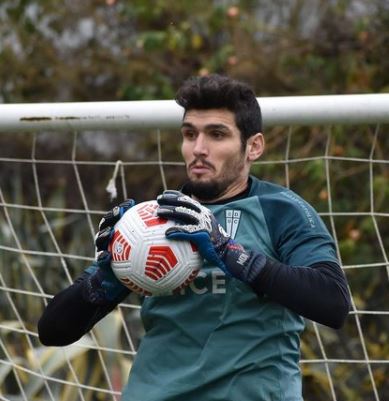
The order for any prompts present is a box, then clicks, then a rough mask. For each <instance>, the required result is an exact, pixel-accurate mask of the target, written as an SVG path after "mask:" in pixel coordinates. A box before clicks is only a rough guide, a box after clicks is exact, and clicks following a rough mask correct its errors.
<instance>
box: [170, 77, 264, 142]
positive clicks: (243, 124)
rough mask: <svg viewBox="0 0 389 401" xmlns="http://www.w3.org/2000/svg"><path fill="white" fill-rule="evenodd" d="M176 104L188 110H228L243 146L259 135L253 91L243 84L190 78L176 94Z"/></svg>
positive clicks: (258, 115) (217, 78)
mask: <svg viewBox="0 0 389 401" xmlns="http://www.w3.org/2000/svg"><path fill="white" fill-rule="evenodd" d="M176 102H177V103H178V104H179V105H180V106H182V107H183V108H184V109H185V112H187V111H188V110H193V109H198V110H207V109H227V110H229V111H231V112H233V113H234V115H235V123H236V126H237V127H238V128H239V130H240V132H241V140H242V144H243V145H245V144H246V142H247V139H248V138H249V137H250V136H252V135H255V134H256V133H257V132H262V115H261V108H260V107H259V104H258V101H257V99H256V96H255V93H254V91H253V90H252V89H251V88H250V87H249V86H248V85H247V84H246V83H243V82H240V81H237V80H235V79H231V78H228V77H226V76H222V75H218V74H211V75H207V76H202V77H192V78H189V79H188V80H186V81H185V82H184V84H183V85H182V86H181V88H180V89H179V90H178V92H177V94H176Z"/></svg>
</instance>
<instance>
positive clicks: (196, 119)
mask: <svg viewBox="0 0 389 401" xmlns="http://www.w3.org/2000/svg"><path fill="white" fill-rule="evenodd" d="M182 122H183V124H185V123H188V124H191V125H193V126H195V127H196V128H198V129H201V128H203V127H205V126H207V125H214V124H216V125H220V124H221V125H225V126H226V127H229V128H230V129H232V130H237V129H238V127H237V126H236V123H235V115H234V113H233V112H232V111H230V110H227V109H207V110H198V109H194V110H188V111H187V112H186V113H185V116H184V119H183V121H182Z"/></svg>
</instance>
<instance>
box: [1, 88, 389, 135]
mask: <svg viewBox="0 0 389 401" xmlns="http://www.w3.org/2000/svg"><path fill="white" fill-rule="evenodd" d="M258 101H259V103H260V105H261V110H262V114H263V120H264V124H265V126H266V127H270V126H274V125H296V124H298V125H302V124H334V123H337V124H360V123H361V124H369V123H372V124H379V123H387V122H389V94H361V95H326V96H285V97H266V98H258ZM0 116H1V117H0V132H4V131H6V132H10V131H15V130H16V131H23V130H24V131H37V130H57V131H58V130H69V129H71V130H96V129H99V130H100V129H109V130H115V129H129V128H146V129H151V128H159V129H163V128H174V127H177V126H178V124H179V122H180V121H181V117H182V108H181V107H179V106H178V105H177V104H176V103H175V102H174V101H172V100H149V101H147V100H144V101H123V102H84V103H82V102H81V103H38V104H37V103H24V104H23V103H22V104H0Z"/></svg>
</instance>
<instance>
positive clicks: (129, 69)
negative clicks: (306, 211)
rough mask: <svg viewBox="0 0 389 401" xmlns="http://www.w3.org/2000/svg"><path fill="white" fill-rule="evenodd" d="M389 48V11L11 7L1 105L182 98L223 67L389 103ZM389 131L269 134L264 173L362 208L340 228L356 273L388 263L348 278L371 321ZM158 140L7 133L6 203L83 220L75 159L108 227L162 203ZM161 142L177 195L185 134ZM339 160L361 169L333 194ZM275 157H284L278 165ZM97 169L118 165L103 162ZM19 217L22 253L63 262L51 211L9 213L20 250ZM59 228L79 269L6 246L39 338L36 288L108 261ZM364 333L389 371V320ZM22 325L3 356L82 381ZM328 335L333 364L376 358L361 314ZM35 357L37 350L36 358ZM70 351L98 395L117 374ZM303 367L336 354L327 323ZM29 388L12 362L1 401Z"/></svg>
mask: <svg viewBox="0 0 389 401" xmlns="http://www.w3.org/2000/svg"><path fill="white" fill-rule="evenodd" d="M388 49H389V2H388V0H370V1H363V0H290V1H287V0H273V1H266V0H257V1H254V0H240V1H239V0H235V1H232V0H224V1H223V0H219V1H218V0H214V1H204V0H199V1H189V0H183V1H172V0H155V1H145V0H131V1H130V0H128V1H125V0H84V1H82V2H81V1H78V0H62V1H56V0H2V1H1V3H0V102H2V103H26V102H65V101H103V100H104V101H112V100H145V99H153V100H155V99H172V98H173V97H174V94H175V91H176V90H177V88H178V87H179V86H180V84H181V83H182V81H183V80H184V79H186V78H187V77H189V76H191V75H205V74H208V73H212V72H217V73H223V74H228V75H230V76H232V77H235V78H238V79H242V80H244V81H246V82H248V83H249V84H251V85H252V86H253V88H254V89H255V91H256V93H257V95H258V96H259V97H262V96H263V97H265V96H285V95H320V94H351V93H387V92H389V73H388V71H389V57H388ZM0 118H1V116H0ZM387 128H388V127H381V128H380V133H379V135H378V136H377V137H375V127H367V126H366V127H364V126H362V127H342V128H339V127H336V129H335V128H334V129H329V127H310V128H309V129H308V128H306V127H301V128H295V129H294V131H293V133H292V134H291V132H290V131H289V130H287V129H284V128H277V127H275V128H272V129H271V130H270V129H269V130H268V131H266V132H265V135H266V140H267V154H266V155H265V157H264V159H263V163H258V164H256V165H255V166H254V168H253V173H254V174H256V175H258V176H259V177H263V178H264V179H270V180H273V181H276V182H279V183H281V184H283V185H290V186H291V187H292V189H294V190H296V191H297V192H298V193H300V194H301V195H302V196H303V197H305V198H306V199H307V200H308V201H310V202H311V203H312V204H313V205H314V206H315V207H316V208H317V209H318V210H319V212H321V213H324V214H326V213H327V212H328V211H329V202H328V201H329V196H330V195H331V200H332V205H331V206H332V210H333V211H334V212H358V213H359V215H358V216H351V217H350V216H348V217H341V216H340V217H338V218H336V219H334V222H335V223H334V224H335V229H336V233H337V239H338V244H339V250H340V255H341V257H342V262H343V264H344V265H359V264H368V263H371V264H377V267H375V268H369V269H362V268H356V269H349V270H346V274H347V277H348V279H349V283H350V287H351V290H352V293H353V296H354V302H355V303H356V306H357V308H360V309H363V310H381V311H382V310H383V311H388V309H389V308H388V298H387V294H388V277H387V273H386V272H385V269H384V266H385V263H384V262H385V260H384V259H385V254H383V252H382V248H384V249H388V247H389V238H388V233H389V227H388V226H389V225H388V224H387V217H377V219H376V220H375V221H373V219H372V218H371V217H370V216H368V215H364V214H363V213H368V212H369V211H370V208H371V202H370V200H371V191H372V192H373V197H374V210H375V211H377V212H381V213H388V212H389V185H388V177H389V172H388V164H387V163H375V164H374V167H373V170H374V171H373V173H374V174H373V177H374V178H373V180H372V181H370V170H369V168H370V166H369V164H368V163H360V162H357V161H355V160H354V159H358V158H359V159H364V158H365V159H366V158H369V157H370V153H371V150H372V147H373V141H376V142H374V143H375V146H374V153H373V155H372V156H373V157H374V158H375V159H376V160H387V159H388V154H389V135H388V132H387V131H388V130H387ZM157 139H158V137H157V135H155V133H154V132H153V133H142V134H139V133H137V132H119V133H105V132H93V133H91V132H87V133H79V134H78V135H74V133H69V134H68V135H64V134H63V133H61V134H60V133H37V134H36V135H33V134H25V133H17V134H16V133H13V134H7V133H4V134H0V157H1V161H0V189H1V191H2V196H3V197H4V200H3V202H5V203H12V204H18V205H39V204H40V202H42V203H43V206H44V207H52V208H59V209H61V208H62V209H66V210H74V209H83V208H84V206H85V205H84V203H83V200H82V196H81V194H82V190H83V189H82V188H80V185H79V182H78V181H77V175H75V171H74V167H73V165H72V164H71V163H69V164H66V163H63V161H64V160H68V161H71V160H72V158H73V157H74V154H73V151H74V149H75V148H76V149H77V152H76V159H77V161H78V162H80V164H78V174H79V175H80V176H79V178H80V180H81V182H82V183H85V191H86V192H85V196H86V202H87V204H88V206H89V208H90V209H91V210H92V211H96V213H91V218H92V225H93V226H94V227H96V226H97V222H98V220H99V218H100V217H101V212H102V211H103V210H107V209H108V208H110V207H111V206H112V204H113V203H116V202H117V201H119V200H121V199H122V198H124V197H125V196H126V195H129V196H131V197H134V198H135V199H136V200H137V201H141V200H145V199H151V198H154V197H155V196H156V195H157V194H158V193H159V192H160V191H161V190H162V189H163V187H162V183H161V175H160V170H159V166H158V165H150V164H147V163H148V162H151V161H155V160H158V143H157ZM161 141H162V143H163V146H162V151H163V160H164V161H165V165H164V171H165V175H166V181H167V185H168V186H169V187H171V188H174V187H177V186H178V185H180V183H182V181H183V179H184V169H183V166H182V163H181V158H180V154H179V145H178V141H177V133H176V132H173V131H172V132H170V131H167V132H162V133H161ZM326 149H327V151H328V154H329V155H332V156H337V157H344V158H354V159H353V160H333V161H331V163H330V169H329V174H330V178H331V194H329V193H328V188H327V182H326V172H325V167H326V166H325V164H324V160H323V159H315V157H316V156H323V155H324V153H325V151H326ZM286 152H288V157H289V159H290V160H301V159H304V161H300V162H293V163H289V164H288V166H287V174H285V173H286V167H285V164H284V163H277V161H278V160H279V161H280V160H283V159H284V158H285V155H286ZM11 158H12V159H14V160H16V159H18V158H19V159H30V160H31V159H32V158H33V159H37V160H58V161H59V162H58V163H57V164H56V163H51V164H49V165H48V164H45V163H38V164H36V165H34V166H33V168H32V166H31V163H20V162H19V163H18V162H11ZM116 160H123V161H124V167H123V170H122V173H123V180H124V186H120V185H119V184H118V186H119V188H118V189H119V195H118V198H117V199H116V200H115V201H111V200H110V199H109V197H108V196H107V193H106V191H105V186H106V184H107V183H108V181H109V178H110V177H111V176H112V173H113V170H114V165H115V161H116ZM268 160H273V161H274V160H275V161H276V162H275V163H271V164H267V163H266V162H267V161H268ZM95 161H98V162H99V163H100V162H106V164H101V163H100V164H93V163H94V162H95ZM126 162H127V164H126ZM88 163H91V164H88ZM142 163H143V164H142ZM34 169H35V170H34ZM37 180H38V181H39V192H38V191H37V190H36V186H37V185H36V184H37ZM370 183H371V184H372V185H371V188H370ZM97 211H100V212H97ZM7 213H9V214H10V215H11V216H10V217H11V219H12V221H13V222H14V223H13V224H14V227H16V230H17V233H18V238H19V241H20V242H21V245H22V248H23V249H29V250H35V251H40V252H49V253H50V252H57V249H56V247H55V243H54V242H53V240H52V237H51V235H50V234H51V233H50V231H49V230H47V227H46V226H45V224H46V222H45V221H43V219H42V215H41V213H40V212H39V211H32V210H23V209H18V208H8V209H7V210H6V208H4V207H3V208H2V211H1V213H0V243H1V244H3V245H5V246H9V247H14V246H15V243H14V240H13V239H12V235H11V234H10V226H9V224H8V220H7ZM45 217H46V218H47V219H48V221H49V224H50V226H51V229H52V233H53V234H54V236H55V238H56V241H57V244H58V245H59V247H60V249H61V251H62V252H63V253H64V254H67V255H73V254H77V255H81V257H82V258H81V259H83V260H77V259H74V258H71V257H65V258H64V259H62V261H63V260H65V264H66V266H67V268H68V270H66V269H63V268H61V263H62V262H61V261H60V260H59V258H56V257H47V256H46V257H45V256H43V255H29V256H28V261H27V262H26V260H24V259H23V257H19V256H15V253H13V252H9V251H1V256H0V272H1V279H2V282H1V286H2V287H7V288H16V289H21V290H23V291H26V293H25V294H13V295H12V296H11V297H12V299H13V300H14V301H15V302H16V303H17V304H18V308H19V313H20V314H21V316H22V317H23V320H24V321H25V323H26V327H27V329H28V330H30V331H31V333H36V321H37V319H38V318H39V315H40V313H41V311H42V308H43V303H42V300H41V299H39V298H37V297H35V296H30V295H29V293H28V291H36V288H37V287H36V283H35V281H34V279H33V277H34V275H36V276H37V277H38V279H39V282H40V283H41V285H42V287H43V289H44V292H45V293H46V294H54V293H55V292H57V291H58V290H60V289H61V288H64V286H65V285H66V283H67V282H68V281H69V280H70V279H74V277H76V276H77V274H79V273H80V271H81V270H82V268H83V267H84V265H85V264H86V263H87V262H88V261H89V260H91V258H92V256H93V246H92V238H93V235H92V232H91V229H90V221H88V219H87V217H86V216H85V215H83V214H80V213H74V212H73V213H72V212H63V211H56V210H52V211H48V212H47V213H46V214H45ZM324 219H325V221H326V223H327V224H328V226H329V227H331V221H330V219H329V218H328V217H326V216H324ZM377 224H378V232H379V233H380V236H381V237H380V238H377V226H376V225H377ZM45 227H46V228H45ZM380 241H381V243H382V246H380ZM386 257H387V252H386ZM26 266H29V268H30V269H31V270H30V269H26ZM69 275H70V277H69ZM21 277H22V278H23V279H22V280H21ZM126 311H127V312H126ZM15 315H16V314H15V312H14V311H13V310H12V308H11V307H10V299H9V296H8V297H7V296H6V294H5V292H2V293H1V294H0V320H1V321H3V322H17V319H16V317H15ZM124 315H125V320H126V321H127V322H128V323H130V326H132V327H134V325H135V323H134V319H136V316H135V315H134V313H133V311H132V310H125V312H124ZM117 318H118V317H117V316H116V315H115V314H113V317H112V318H109V319H110V320H109V322H108V323H107V324H106V325H105V326H104V325H100V326H99V327H98V328H97V330H96V334H95V335H96V337H97V338H98V339H99V341H100V343H101V342H102V343H104V344H106V345H107V346H108V347H109V346H112V347H113V348H116V345H115V344H118V343H119V339H120V336H121V335H123V333H121V334H120V333H119V331H123V328H121V329H119V328H118V327H120V325H119V326H116V325H115V324H114V323H113V322H116V321H117ZM112 319H114V320H112ZM360 323H361V325H362V328H363V333H364V338H365V339H366V347H367V350H368V355H369V357H370V359H372V360H382V359H386V360H388V359H389V345H388V344H389V341H388V333H389V322H388V318H387V315H386V316H385V315H362V316H361V318H360ZM10 324H11V323H10ZM14 325H15V327H14V328H15V330H16V332H14V331H7V330H4V329H1V330H0V332H1V339H2V343H1V344H2V347H1V348H0V356H1V359H5V360H9V359H10V357H11V356H12V357H13V358H15V360H17V361H18V362H19V363H20V364H21V365H23V366H26V367H27V366H29V367H30V368H31V365H33V364H34V363H35V364H36V363H37V362H36V361H35V362H34V358H36V355H39V356H40V357H41V358H42V361H41V362H40V363H41V365H45V364H48V365H50V366H49V367H48V368H47V372H50V374H54V372H55V374H58V377H59V378H61V379H64V378H68V376H69V375H70V373H69V372H67V371H66V373H65V368H64V367H63V365H64V363H65V361H64V360H63V356H58V355H57V354H56V353H55V352H54V351H53V350H47V349H46V350H45V349H43V348H41V347H40V344H39V342H38V341H37V339H36V336H34V335H33V334H31V335H27V336H18V335H17V334H15V333H17V330H22V329H23V328H21V327H19V323H14ZM107 327H108V328H109V329H110V330H108V329H107ZM133 330H134V333H132V334H133V335H134V337H135V338H136V337H137V336H139V335H140V334H139V332H140V328H139V327H138V326H135V329H133ZM321 333H322V342H323V343H324V345H325V349H326V351H327V357H328V358H337V359H342V358H345V359H348V358H349V359H364V353H363V345H362V344H361V341H360V338H359V334H358V327H357V325H356V322H355V320H354V319H353V316H350V318H349V320H348V321H347V324H346V326H345V327H344V328H343V329H342V330H339V331H336V332H334V331H331V330H327V329H326V328H321ZM21 337H22V338H23V340H20V338H21ZM88 341H92V340H90V339H89V338H86V339H85V342H86V343H88ZM4 344H6V346H4ZM117 346H118V347H119V345H117ZM31 347H34V348H35V349H36V350H37V351H36V352H37V354H35V355H31ZM69 355H71V358H74V360H75V371H76V372H78V374H79V377H80V378H79V380H80V381H83V382H87V383H88V384H90V385H92V386H93V385H97V384H98V383H99V382H100V381H101V380H102V379H101V378H102V377H103V375H104V372H102V369H101V366H100V365H99V364H98V358H97V355H96V353H95V352H94V351H93V350H92V351H90V352H86V351H85V352H81V351H80V350H78V351H77V350H75V351H74V354H73V353H71V352H69ZM302 357H303V358H306V359H316V358H319V357H322V355H321V351H320V346H319V344H318V341H317V336H316V335H315V333H314V330H313V328H312V327H310V329H309V330H308V331H307V332H306V334H305V335H304V337H303V343H302ZM129 359H131V357H130V356H127V357H125V358H124V357H123V356H121V357H120V359H119V360H118V359H114V360H112V358H111V359H110V358H109V357H108V366H109V367H110V369H112V372H113V373H112V375H113V376H112V377H113V381H114V382H115V383H116V387H115V385H114V388H115V389H116V390H119V389H120V386H121V385H122V384H123V382H124V381H125V374H124V377H121V374H122V373H121V374H117V372H116V370H115V369H117V367H118V366H121V367H124V368H125V369H127V370H128V367H129V364H130V362H129ZM86 366H89V368H86ZM91 367H93V369H92V368H91ZM88 369H89V370H88ZM302 369H303V374H304V394H305V399H306V400H307V401H309V400H312V401H313V400H319V401H320V400H323V401H324V400H329V399H332V398H331V397H332V395H331V392H330V390H329V384H328V377H327V375H326V372H325V366H323V364H313V365H303V366H302ZM330 371H331V375H332V376H333V377H334V381H335V383H336V384H335V393H336V396H337V400H347V401H356V400H361V401H362V400H363V401H365V400H373V399H376V398H375V397H376V395H375V394H374V391H373V390H372V387H371V383H370V382H371V380H370V379H369V372H368V371H367V369H366V365H364V364H356V363H355V364H351V365H350V364H348V365H344V364H341V363H339V364H331V365H330ZM115 372H116V373H115ZM372 374H373V377H374V381H375V383H376V386H377V391H378V396H379V397H380V399H381V400H384V399H386V398H385V397H388V394H389V382H388V377H389V368H388V364H379V363H378V364H374V365H373V367H372ZM70 376H71V375H70ZM31 377H32V378H31ZM19 380H21V381H23V380H25V381H26V382H28V383H27V384H28V389H29V390H28V391H29V393H28V397H27V398H28V399H31V400H32V399H37V400H38V399H46V398H45V395H46V396H47V393H45V389H44V387H45V386H44V384H43V381H42V380H39V379H38V378H36V377H35V378H34V376H28V375H22V376H21V377H20V378H19ZM29 380H30V382H29ZM115 380H116V381H115ZM57 384H58V389H57V388H56V391H58V393H56V399H64V400H65V399H66V400H73V399H78V398H77V391H75V392H74V394H73V390H69V388H68V387H66V386H61V384H60V383H57ZM18 388H19V387H18V385H17V375H15V374H14V373H13V372H12V369H11V368H10V367H8V369H7V365H3V368H2V367H1V366H0V395H3V396H5V395H7V397H8V395H9V394H11V395H13V397H14V398H12V399H18V398H17V397H18V396H19V397H20V395H18V391H19V390H18ZM46 391H47V390H46ZM85 394H86V395H85V398H86V399H91V400H101V399H105V398H104V394H99V392H94V391H92V390H88V391H86V393H85ZM7 399H8V398H7ZM21 399H23V398H21ZM47 399H48V398H47ZM107 399H108V398H107ZM109 399H110V398H109Z"/></svg>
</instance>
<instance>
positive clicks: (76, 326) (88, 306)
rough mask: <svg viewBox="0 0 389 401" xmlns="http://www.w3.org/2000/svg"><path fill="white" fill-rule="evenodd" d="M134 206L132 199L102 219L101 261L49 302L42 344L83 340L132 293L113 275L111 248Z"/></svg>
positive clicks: (43, 318)
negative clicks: (117, 229)
mask: <svg viewBox="0 0 389 401" xmlns="http://www.w3.org/2000/svg"><path fill="white" fill-rule="evenodd" d="M134 204H135V203H134V201H133V200H131V199H129V200H127V201H125V202H123V203H122V204H120V205H119V206H116V207H115V208H113V209H112V210H111V211H109V212H108V213H107V214H106V215H105V216H104V217H103V219H102V220H101V222H100V224H99V232H98V233H97V235H96V240H95V244H96V248H97V251H98V256H97V260H96V261H95V262H94V263H93V264H92V266H90V267H88V268H87V269H86V270H85V271H84V273H83V274H82V275H81V276H80V277H79V278H78V279H77V280H76V281H75V282H74V284H72V285H71V286H70V287H68V288H66V289H65V290H63V291H61V292H60V293H58V294H57V295H56V296H55V297H54V298H53V299H52V300H50V302H49V303H48V305H47V307H46V308H45V310H44V312H43V314H42V316H41V318H40V320H39V322H38V335H39V339H40V341H41V343H42V344H44V345H55V346H63V345H68V344H71V343H73V342H75V341H77V340H79V339H80V338H81V337H82V336H83V335H84V334H86V333H87V332H88V331H89V330H90V329H91V328H92V327H93V326H94V325H95V324H96V323H97V322H98V321H99V320H101V319H102V318H103V317H104V316H106V315H107V314H108V313H109V312H111V311H112V310H113V309H114V308H115V307H116V306H117V305H118V304H119V303H120V302H121V301H123V299H124V298H125V297H126V296H127V295H128V294H129V293H130V290H129V289H128V288H127V287H125V286H124V285H123V284H122V283H121V282H120V281H119V280H118V279H117V278H116V277H115V275H114V274H113V271H112V269H111V266H110V263H111V254H110V253H109V252H108V251H107V249H108V245H109V243H110V240H111V238H112V235H113V233H114V230H113V227H114V225H115V223H116V222H117V221H118V220H119V219H120V218H121V216H122V215H123V214H124V213H125V212H126V211H127V210H128V209H129V208H130V207H132V206H133V205H134Z"/></svg>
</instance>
